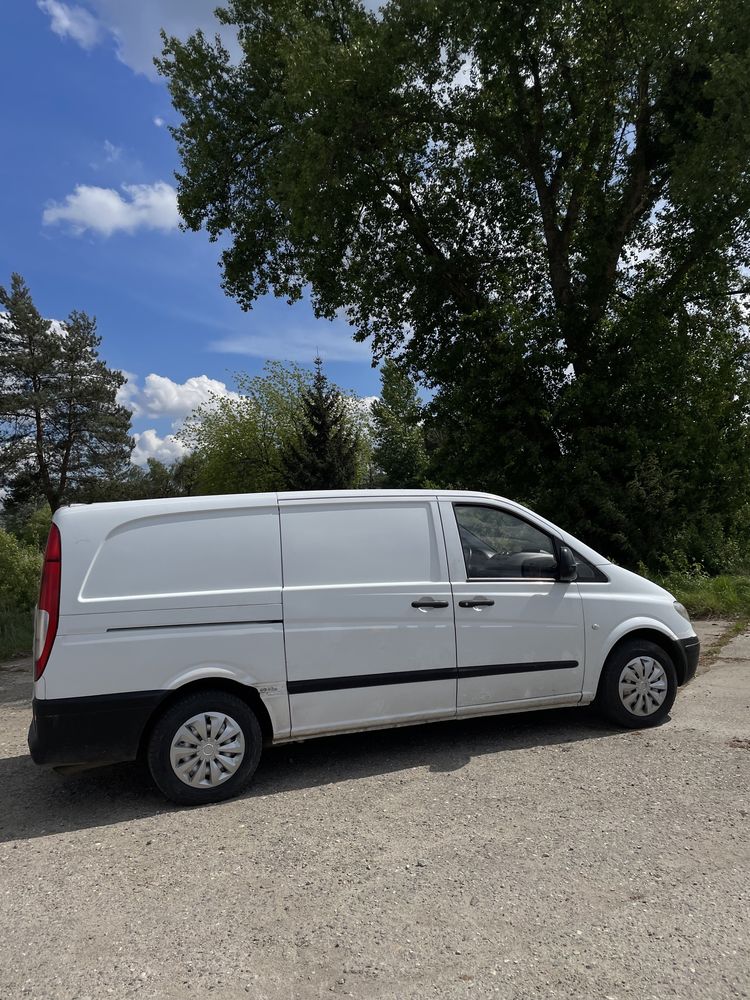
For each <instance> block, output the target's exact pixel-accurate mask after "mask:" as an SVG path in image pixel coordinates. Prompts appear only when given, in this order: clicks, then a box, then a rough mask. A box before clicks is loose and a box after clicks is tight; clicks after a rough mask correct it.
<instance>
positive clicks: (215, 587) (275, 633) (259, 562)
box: [44, 495, 290, 738]
mask: <svg viewBox="0 0 750 1000" xmlns="http://www.w3.org/2000/svg"><path fill="white" fill-rule="evenodd" d="M243 499H245V498H243ZM217 500H219V504H218V505H217V503H216V501H217ZM222 500H223V501H225V505H224V506H222V505H221V501H222ZM230 500H232V498H195V499H189V500H181V501H179V500H178V501H163V502H153V501H151V502H138V503H131V504H102V505H96V506H93V507H85V508H77V507H74V508H70V509H63V510H62V511H60V512H59V514H58V515H57V516H59V520H60V527H61V534H62V546H63V559H62V566H63V585H62V595H61V615H60V625H59V629H58V635H57V639H56V641H55V645H54V647H53V651H52V655H51V656H50V661H49V664H48V666H47V669H46V670H45V673H44V679H45V695H46V699H48V700H54V699H71V698H92V697H99V696H102V697H107V698H113V697H115V696H117V695H127V694H129V693H137V692H152V693H154V697H156V696H157V695H158V694H159V692H164V693H169V692H170V691H173V690H175V689H177V688H179V687H181V686H183V685H184V684H187V683H191V682H193V681H197V680H205V679H207V678H208V679H210V678H220V679H222V680H231V681H234V682H237V683H239V684H243V685H249V686H253V687H256V688H257V689H258V690H259V693H260V695H261V698H262V699H263V700H264V703H265V705H266V707H267V709H268V711H269V715H270V716H271V721H272V723H273V728H274V735H275V736H276V737H278V738H283V737H285V736H288V734H289V729H290V725H289V703H288V698H287V696H286V667H285V659H284V634H283V624H282V605H281V548H280V538H279V515H278V507H277V504H276V501H275V497H274V496H273V495H259V496H257V497H251V498H247V503H246V505H242V506H237V498H233V503H232V504H230V503H228V501H230ZM157 700H158V699H157Z"/></svg>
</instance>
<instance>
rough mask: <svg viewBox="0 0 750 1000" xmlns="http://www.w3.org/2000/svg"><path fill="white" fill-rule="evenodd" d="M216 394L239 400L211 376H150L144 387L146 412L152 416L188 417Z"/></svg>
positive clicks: (235, 394)
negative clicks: (176, 379) (178, 378)
mask: <svg viewBox="0 0 750 1000" xmlns="http://www.w3.org/2000/svg"><path fill="white" fill-rule="evenodd" d="M215 396H228V397H230V398H232V399H239V396H238V395H237V393H236V392H231V391H230V390H229V389H227V387H226V385H225V384H224V382H220V381H219V380H218V379H215V378H209V377H208V375H193V376H192V378H189V379H186V380H185V381H184V382H173V381H172V379H171V378H167V377H166V376H165V375H153V374H152V375H147V376H146V379H145V382H144V386H143V400H144V403H145V409H146V412H147V413H148V414H149V416H152V417H175V418H178V419H183V418H185V417H186V416H187V415H188V413H192V411H193V410H195V409H196V408H197V407H199V406H203V404H204V403H208V402H210V400H211V399H212V398H213V397H215Z"/></svg>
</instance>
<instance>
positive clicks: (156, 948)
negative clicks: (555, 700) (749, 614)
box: [0, 623, 750, 1000]
mask: <svg viewBox="0 0 750 1000" xmlns="http://www.w3.org/2000/svg"><path fill="white" fill-rule="evenodd" d="M722 628H723V626H722V625H721V624H717V625H712V624H710V623H707V624H704V625H702V626H701V628H700V631H701V632H702V638H703V640H704V644H705V643H706V640H708V641H709V644H710V642H711V636H713V638H715V637H716V636H718V635H720V634H721V632H722ZM29 695H30V668H29V665H28V663H27V662H25V661H16V662H15V663H11V664H6V665H4V667H2V668H0V704H1V705H2V709H3V718H4V720H5V723H4V725H3V726H2V728H1V729H0V942H1V944H0V998H2V1000H15V998H24V997H28V998H34V1000H36V998H40V1000H41V998H44V1000H69V998H76V1000H84V998H90V1000H101V998H105V997H116V998H118V1000H124V998H129V997H138V998H159V1000H161V998H175V1000H177V998H179V1000H186V998H188V997H198V996H201V997H205V996H215V997H217V998H221V1000H234V998H246V997H251V998H254V1000H282V998H283V1000H290V998H304V1000H306V998H315V997H330V996H332V995H333V996H349V997H359V998H368V1000H369V998H394V1000H395V998H399V1000H401V998H407V997H408V998H411V997H413V998H433V997H451V998H453V997H484V996H497V997H504V998H505V997H507V998H527V997H528V998H531V997H534V998H545V1000H547V998H555V997H570V998H573V997H576V998H579V997H580V998H588V997H591V998H601V1000H613V998H617V1000H625V998H631V997H632V998H638V1000H649V998H667V997H669V998H675V997H677V998H700V997H711V998H731V997H748V996H750V837H749V836H748V824H749V823H750V819H748V811H749V810H750V805H749V803H748V798H749V795H748V789H749V788H750V634H745V635H741V636H739V637H737V638H735V639H733V640H732V641H731V642H729V643H728V644H727V645H726V646H725V647H724V649H723V650H722V652H721V653H720V655H719V657H718V659H716V660H715V661H714V662H713V664H712V665H711V666H710V669H705V668H704V669H702V671H701V672H700V674H699V676H698V677H697V678H696V680H695V681H694V682H693V683H692V684H690V685H689V686H688V687H687V688H686V689H685V690H683V691H681V692H680V694H679V696H678V699H677V703H676V705H675V707H674V709H673V712H672V716H671V719H670V720H669V721H668V722H666V723H665V724H664V725H663V726H661V727H659V728H658V729H656V730H651V731H640V732H620V731H616V730H613V729H611V728H609V727H608V726H605V725H604V724H602V723H601V722H600V721H599V720H598V719H597V718H596V716H594V715H593V714H591V713H590V712H588V711H587V710H564V711H555V712H539V713H535V714H533V715H528V716H505V717H498V718H485V719H481V720H474V721H465V722H458V723H446V724H443V723H441V724H435V725H429V726H423V727H416V728H412V729H400V730H391V731H388V732H382V733H375V734H370V735H360V736H347V737H338V738H332V739H325V740H319V741H313V742H310V743H307V744H300V745H294V746H292V747H279V748H277V749H273V750H270V751H268V752H267V753H266V754H265V756H264V758H263V760H262V762H261V766H260V769H259V771H258V775H257V779H256V781H255V783H254V785H253V786H252V787H251V789H250V790H249V791H248V793H247V794H245V795H244V796H243V797H241V798H240V799H237V800H234V801H232V802H228V803H225V804H222V805H217V806H209V807H206V808H203V809H197V810H196V809H194V810H179V809H176V808H173V807H171V806H169V805H167V804H166V803H165V802H164V801H163V800H162V798H161V797H160V796H159V794H158V793H157V792H156V791H155V790H154V789H153V787H152V786H151V784H150V782H149V779H148V776H147V775H146V774H145V773H144V772H143V771H142V770H140V769H139V768H138V767H137V766H135V765H127V766H125V765H121V766H117V767H110V768H107V769H103V770H101V771H97V772H89V773H87V774H84V775H79V776H77V777H67V778H61V777H59V776H57V775H55V774H54V773H51V772H47V771H44V770H41V769H40V768H37V767H35V766H34V764H32V762H31V760H30V758H29V757H28V753H27V748H26V731H27V728H28V724H29V721H30V709H29V703H28V698H29Z"/></svg>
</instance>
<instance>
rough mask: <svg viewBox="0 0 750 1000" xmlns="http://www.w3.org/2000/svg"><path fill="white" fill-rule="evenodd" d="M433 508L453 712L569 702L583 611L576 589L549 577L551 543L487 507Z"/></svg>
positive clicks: (553, 555) (539, 529) (536, 528)
mask: <svg viewBox="0 0 750 1000" xmlns="http://www.w3.org/2000/svg"><path fill="white" fill-rule="evenodd" d="M440 508H441V513H442V517H443V525H444V528H445V538H446V544H447V548H448V559H449V564H450V570H451V579H452V584H453V600H454V605H455V614H456V647H457V658H458V714H459V715H461V714H462V713H463V714H472V713H474V712H476V711H478V710H481V709H483V708H485V707H486V708H488V709H491V708H492V706H497V707H498V708H502V707H506V708H510V707H514V708H523V707H524V703H529V704H528V707H534V704H533V703H534V702H537V703H542V702H546V703H548V704H561V705H563V704H575V703H576V702H577V701H578V700H579V699H580V694H581V689H582V684H583V670H584V628H583V608H582V602H581V595H580V592H579V590H578V585H577V584H576V583H563V582H561V581H560V580H558V579H557V560H558V553H559V545H560V541H559V539H558V538H556V537H555V536H554V535H553V534H551V533H550V532H549V531H548V530H546V529H545V528H544V527H543V526H541V525H539V524H534V523H532V522H531V521H529V520H527V519H526V518H525V517H524V516H522V515H521V514H520V513H519V512H517V511H513V510H511V509H504V508H502V507H500V506H495V505H493V504H483V503H467V502H461V503H449V502H446V503H441V504H440Z"/></svg>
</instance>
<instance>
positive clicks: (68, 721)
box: [29, 691, 169, 766]
mask: <svg viewBox="0 0 750 1000" xmlns="http://www.w3.org/2000/svg"><path fill="white" fill-rule="evenodd" d="M168 694H169V692H168V691H138V692H126V693H125V694H107V695H94V696H93V697H87V698H48V699H43V698H34V699H33V701H32V707H33V710H34V718H33V721H32V723H31V727H30V728H29V750H30V752H31V756H32V759H33V760H34V762H35V763H36V764H47V765H51V766H58V765H64V764H114V763H117V762H119V761H126V760H135V758H136V757H137V756H138V749H139V746H140V743H141V738H142V736H143V733H144V731H145V729H146V725H147V723H148V721H149V719H150V718H151V716H152V714H153V712H154V709H155V708H156V707H157V706H158V705H159V703H160V702H161V701H162V700H163V699H164V698H165V697H166V696H167V695H168Z"/></svg>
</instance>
